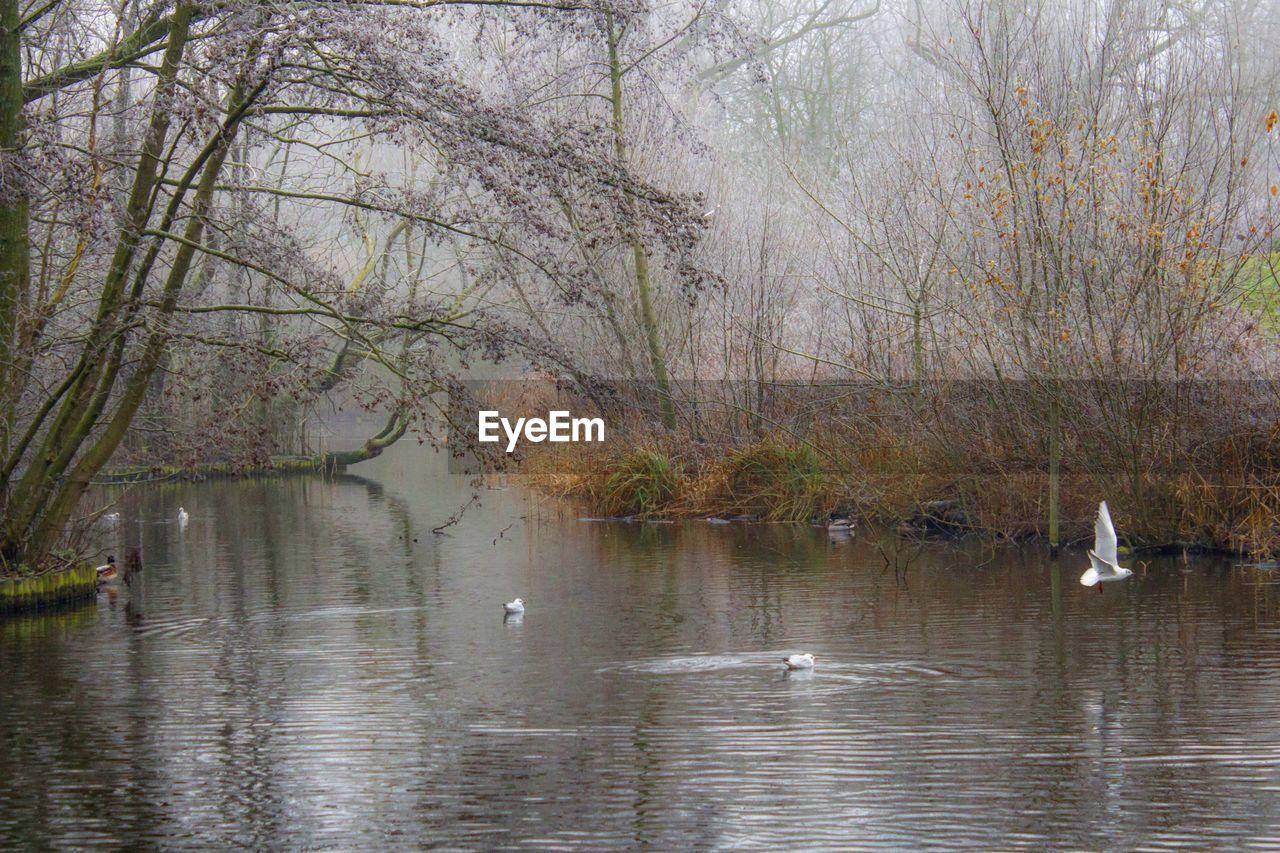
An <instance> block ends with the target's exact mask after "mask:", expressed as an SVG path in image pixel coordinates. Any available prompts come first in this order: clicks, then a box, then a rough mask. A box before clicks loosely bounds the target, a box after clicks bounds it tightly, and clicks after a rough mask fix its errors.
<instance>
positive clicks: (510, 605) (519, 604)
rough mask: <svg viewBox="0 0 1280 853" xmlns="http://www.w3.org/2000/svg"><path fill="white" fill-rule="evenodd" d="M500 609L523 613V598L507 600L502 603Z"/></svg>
mask: <svg viewBox="0 0 1280 853" xmlns="http://www.w3.org/2000/svg"><path fill="white" fill-rule="evenodd" d="M502 609H503V610H505V611H506V612H507V613H523V612H524V599H523V598H517V599H516V600H515V601H508V602H507V603H506V604H504V605H502Z"/></svg>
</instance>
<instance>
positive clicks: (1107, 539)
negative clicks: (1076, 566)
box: [1080, 501, 1133, 592]
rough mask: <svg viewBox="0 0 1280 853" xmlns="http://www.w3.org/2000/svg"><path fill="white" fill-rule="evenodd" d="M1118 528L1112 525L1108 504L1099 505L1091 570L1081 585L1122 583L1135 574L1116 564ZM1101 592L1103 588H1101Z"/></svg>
mask: <svg viewBox="0 0 1280 853" xmlns="http://www.w3.org/2000/svg"><path fill="white" fill-rule="evenodd" d="M1116 548H1117V543H1116V528H1115V525H1114V524H1112V523H1111V513H1110V511H1108V510H1107V502H1106V501H1103V502H1102V503H1101V504H1099V505H1098V520H1097V521H1096V522H1094V525H1093V550H1091V551H1090V552H1089V568H1088V570H1087V571H1085V573H1084V574H1082V575H1081V576H1080V583H1082V584H1084V585H1085V586H1095V585H1097V584H1099V583H1107V582H1110V581H1122V580H1124V579H1125V578H1127V577H1129V575H1131V574H1133V572H1132V571H1131V570H1130V569H1124V568H1121V567H1120V564H1119V563H1118V562H1116V561H1117V560H1118V559H1119V557H1118V556H1117V553H1116ZM1098 591H1099V592H1101V591H1102V588H1101V587H1099V588H1098Z"/></svg>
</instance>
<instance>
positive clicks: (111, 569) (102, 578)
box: [94, 554, 120, 585]
mask: <svg viewBox="0 0 1280 853" xmlns="http://www.w3.org/2000/svg"><path fill="white" fill-rule="evenodd" d="M94 571H96V572H97V573H98V583H100V584H103V585H114V584H116V583H119V581H120V570H119V569H118V568H116V558H115V555H114V554H112V555H111V556H109V557H107V561H106V562H105V563H103V564H102V565H101V566H98V567H97V568H96V569H95V570H94Z"/></svg>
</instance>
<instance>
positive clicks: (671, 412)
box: [605, 12, 676, 429]
mask: <svg viewBox="0 0 1280 853" xmlns="http://www.w3.org/2000/svg"><path fill="white" fill-rule="evenodd" d="M605 27H606V28H607V30H608V32H607V34H606V36H607V38H608V41H609V84H610V100H611V101H612V102H613V149H614V153H615V154H616V155H617V157H618V162H619V163H620V164H623V163H626V160H627V145H626V140H625V135H624V134H625V133H626V127H625V125H624V122H623V116H622V62H621V60H620V59H619V57H618V31H617V30H616V29H615V28H614V23H613V14H612V13H610V12H606V13H605ZM626 199H627V202H626V209H627V214H628V219H629V220H630V222H628V228H629V230H630V240H631V256H632V260H633V263H634V265H635V274H636V301H637V303H638V304H639V307H640V324H641V327H642V328H643V329H644V340H645V347H646V348H647V350H648V352H649V366H650V369H651V370H652V371H653V381H654V382H655V383H656V384H657V386H658V407H659V411H660V413H661V417H662V425H663V426H664V427H666V428H667V429H675V426H676V410H675V402H674V400H673V399H672V397H671V378H670V376H669V375H668V373H667V359H666V356H665V355H664V354H663V352H662V336H661V334H660V333H659V330H658V320H657V316H656V315H655V314H654V310H653V288H652V284H651V281H650V278H649V254H648V252H647V251H646V250H645V246H644V240H643V239H642V238H641V236H640V229H639V226H638V223H637V222H636V216H635V200H634V199H633V198H632V196H631V194H630V193H627V194H626Z"/></svg>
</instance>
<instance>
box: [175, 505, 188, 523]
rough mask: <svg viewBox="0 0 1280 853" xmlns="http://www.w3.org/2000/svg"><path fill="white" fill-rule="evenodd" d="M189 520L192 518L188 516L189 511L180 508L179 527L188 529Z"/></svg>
mask: <svg viewBox="0 0 1280 853" xmlns="http://www.w3.org/2000/svg"><path fill="white" fill-rule="evenodd" d="M188 518H190V516H188V515H187V511H186V510H185V509H183V508H182V507H178V526H179V527H186V526H187V519H188Z"/></svg>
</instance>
